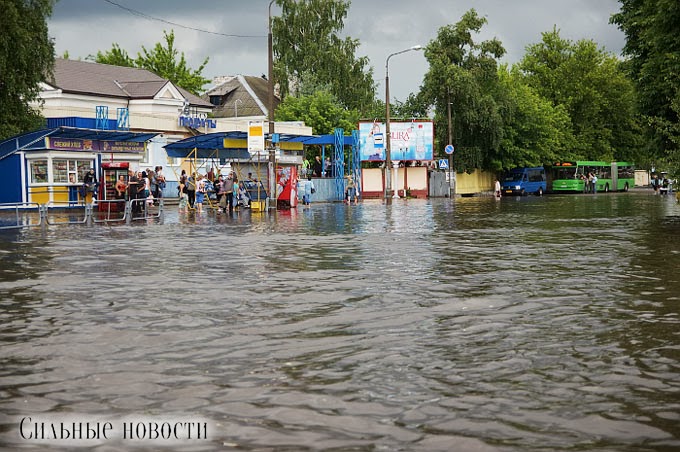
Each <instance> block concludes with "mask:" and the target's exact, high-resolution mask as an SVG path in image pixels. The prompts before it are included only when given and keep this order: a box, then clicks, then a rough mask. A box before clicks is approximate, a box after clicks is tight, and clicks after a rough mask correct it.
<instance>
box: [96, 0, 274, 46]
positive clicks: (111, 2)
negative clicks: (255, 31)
mask: <svg viewBox="0 0 680 452" xmlns="http://www.w3.org/2000/svg"><path fill="white" fill-rule="evenodd" d="M104 1H105V2H106V3H109V4H111V5H113V6H116V7H118V8H120V9H122V10H125V11H127V12H129V13H130V14H132V15H134V16H138V17H142V18H144V19H147V20H155V21H157V22H162V23H164V24H168V25H172V26H174V27H180V28H185V29H187V30H193V31H198V32H201V33H208V34H211V35H218V36H226V37H228V38H265V37H266V36H265V35H237V34H228V33H219V32H217V31H209V30H202V29H200V28H195V27H189V26H188V25H182V24H178V23H176V22H170V21H169V20H165V19H161V18H159V17H154V16H150V15H148V14H144V13H143V12H140V11H137V10H134V9H132V8H128V7H127V6H123V5H121V4H120V3H116V2H114V1H112V0H104Z"/></svg>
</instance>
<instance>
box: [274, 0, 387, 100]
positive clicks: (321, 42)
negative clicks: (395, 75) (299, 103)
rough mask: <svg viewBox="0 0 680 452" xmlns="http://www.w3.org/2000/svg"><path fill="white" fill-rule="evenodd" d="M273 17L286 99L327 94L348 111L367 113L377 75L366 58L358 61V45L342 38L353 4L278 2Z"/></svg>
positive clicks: (278, 74)
mask: <svg viewBox="0 0 680 452" xmlns="http://www.w3.org/2000/svg"><path fill="white" fill-rule="evenodd" d="M276 4H277V5H279V6H280V7H281V8H282V11H281V15H280V16H278V17H277V16H274V17H272V24H271V25H272V35H273V51H274V59H275V68H274V82H275V83H278V84H279V86H280V91H281V95H282V97H284V98H285V96H287V95H288V94H294V95H295V94H299V93H302V94H310V93H313V92H315V91H317V90H318V89H326V90H329V91H330V93H332V94H333V95H334V96H335V97H336V98H337V99H338V101H339V102H340V103H341V104H342V105H343V106H344V107H346V108H348V109H355V110H358V111H359V112H362V113H363V112H365V111H367V110H368V109H370V108H371V106H372V104H373V99H374V97H375V82H374V81H373V70H372V68H370V66H369V60H368V58H367V57H359V58H357V57H355V53H356V50H357V48H358V46H359V41H358V40H356V39H352V38H350V37H347V38H345V39H341V38H340V36H339V33H340V32H341V31H342V29H343V28H344V19H345V18H346V17H347V11H348V10H349V2H348V1H343V0H297V1H296V0H276Z"/></svg>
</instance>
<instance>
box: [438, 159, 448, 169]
mask: <svg viewBox="0 0 680 452" xmlns="http://www.w3.org/2000/svg"><path fill="white" fill-rule="evenodd" d="M448 167H449V161H448V160H446V159H439V169H446V168H448Z"/></svg>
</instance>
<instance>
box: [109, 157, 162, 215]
mask: <svg viewBox="0 0 680 452" xmlns="http://www.w3.org/2000/svg"><path fill="white" fill-rule="evenodd" d="M165 185H166V181H165V175H164V174H163V167H162V166H156V167H155V168H154V169H153V170H152V169H151V168H147V169H146V170H145V171H137V172H135V171H133V170H128V177H127V180H125V176H124V175H122V174H121V175H120V176H118V180H117V181H116V185H115V186H114V188H115V190H116V195H115V196H116V199H120V200H126V201H132V200H138V201H137V202H134V203H132V208H133V211H135V212H140V211H141V210H142V209H143V208H144V202H148V203H149V204H154V205H158V203H159V200H160V199H161V198H162V197H163V189H164V188H165Z"/></svg>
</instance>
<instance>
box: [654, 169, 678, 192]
mask: <svg viewBox="0 0 680 452" xmlns="http://www.w3.org/2000/svg"><path fill="white" fill-rule="evenodd" d="M665 174H666V173H661V177H659V176H658V175H656V174H655V175H653V176H652V188H653V189H654V194H659V193H661V194H662V195H665V194H667V193H668V192H670V191H671V190H672V187H673V184H672V182H671V180H670V179H668V177H666V175H665ZM676 196H677V195H676Z"/></svg>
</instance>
